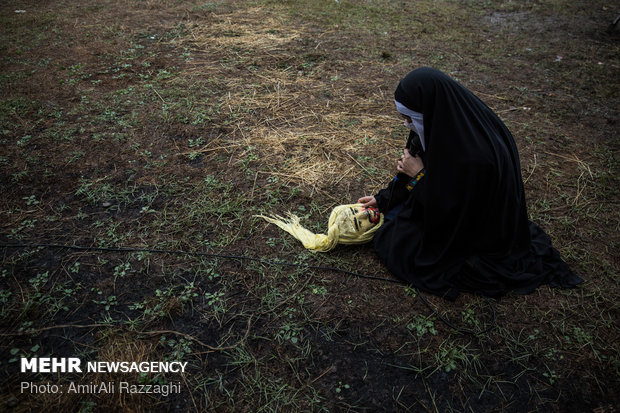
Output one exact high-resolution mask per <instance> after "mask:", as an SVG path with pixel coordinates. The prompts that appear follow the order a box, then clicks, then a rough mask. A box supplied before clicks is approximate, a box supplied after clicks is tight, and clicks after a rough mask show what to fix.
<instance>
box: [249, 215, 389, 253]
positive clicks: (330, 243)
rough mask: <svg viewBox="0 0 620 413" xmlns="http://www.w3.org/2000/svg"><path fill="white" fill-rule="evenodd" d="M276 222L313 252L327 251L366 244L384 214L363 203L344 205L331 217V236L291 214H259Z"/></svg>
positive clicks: (329, 226) (329, 232)
mask: <svg viewBox="0 0 620 413" xmlns="http://www.w3.org/2000/svg"><path fill="white" fill-rule="evenodd" d="M259 216H260V217H262V218H264V219H265V220H267V221H268V222H271V223H272V224H275V225H277V226H279V227H280V228H282V229H283V230H285V231H286V232H288V233H289V234H291V235H293V236H294V237H295V238H297V239H298V240H299V241H301V242H302V244H303V245H304V247H306V248H307V249H309V250H311V251H319V252H327V251H330V250H332V249H333V248H334V247H335V246H336V245H338V244H363V243H365V242H368V241H370V240H371V239H372V237H373V236H374V234H375V232H376V231H377V229H378V228H379V227H380V226H381V224H383V215H382V214H381V213H380V212H379V210H377V209H375V208H365V207H363V206H362V204H352V205H340V206H337V207H335V208H334V209H333V210H332V212H331V214H330V216H329V224H328V231H327V235H325V234H314V233H312V232H311V231H309V230H307V229H305V228H304V227H302V226H301V225H300V224H299V218H298V217H296V216H295V215H292V214H289V217H288V219H284V218H282V217H279V216H276V218H277V219H274V218H269V217H265V216H262V215H259Z"/></svg>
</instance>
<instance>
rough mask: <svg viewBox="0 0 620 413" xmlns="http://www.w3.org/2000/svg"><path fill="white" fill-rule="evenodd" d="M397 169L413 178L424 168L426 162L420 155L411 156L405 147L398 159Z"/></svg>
mask: <svg viewBox="0 0 620 413" xmlns="http://www.w3.org/2000/svg"><path fill="white" fill-rule="evenodd" d="M396 169H397V170H398V172H402V173H404V174H405V175H408V176H410V177H412V178H413V177H414V176H416V175H417V174H418V172H420V171H421V170H422V169H424V163H423V162H422V159H421V158H420V157H419V156H411V154H410V153H409V150H408V149H405V150H403V156H401V157H400V159H399V160H398V165H397V166H396Z"/></svg>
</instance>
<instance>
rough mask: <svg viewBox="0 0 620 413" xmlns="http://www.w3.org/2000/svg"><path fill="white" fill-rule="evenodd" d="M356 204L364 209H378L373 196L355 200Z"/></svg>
mask: <svg viewBox="0 0 620 413" xmlns="http://www.w3.org/2000/svg"><path fill="white" fill-rule="evenodd" d="M357 203H358V204H363V207H364V208H378V207H379V205H377V200H376V199H375V197H374V196H363V197H361V198H360V199H358V200H357Z"/></svg>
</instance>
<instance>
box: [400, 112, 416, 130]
mask: <svg viewBox="0 0 620 413" xmlns="http://www.w3.org/2000/svg"><path fill="white" fill-rule="evenodd" d="M399 114H400V116H401V117H402V118H403V119H404V120H405V123H404V125H405V127H406V128H408V129H411V130H413V121H412V120H411V117H410V116H407V115H403V114H402V113H400V112H399Z"/></svg>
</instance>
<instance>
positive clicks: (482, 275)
mask: <svg viewBox="0 0 620 413" xmlns="http://www.w3.org/2000/svg"><path fill="white" fill-rule="evenodd" d="M394 97H395V101H396V105H397V109H399V111H401V113H403V112H404V114H406V115H408V116H410V117H411V119H412V120H413V123H414V124H416V126H417V127H416V128H413V127H412V128H411V129H412V131H411V132H410V134H411V136H410V138H411V139H410V141H415V140H419V141H421V142H419V144H418V145H420V147H419V148H418V149H419V154H420V157H421V158H422V160H423V163H424V171H423V174H421V175H422V176H418V177H416V179H413V180H412V179H411V177H408V176H406V175H403V174H402V173H401V174H399V176H397V178H396V179H395V180H394V181H393V182H392V183H390V185H389V186H388V188H386V189H383V190H381V191H380V192H379V193H378V194H377V195H376V196H375V198H376V200H377V203H378V206H379V209H380V210H381V211H382V212H383V213H389V212H390V211H391V210H392V211H393V214H392V215H395V216H394V217H393V218H392V219H390V220H388V221H386V222H385V223H384V224H383V226H382V227H381V228H380V229H379V230H378V231H377V233H376V235H375V237H374V245H375V248H376V251H377V253H378V255H379V257H380V258H381V260H382V261H383V262H384V263H385V265H386V266H387V267H388V269H389V270H390V271H391V272H392V273H393V274H394V275H396V276H397V277H399V278H401V279H403V280H406V281H408V282H410V283H411V284H413V285H414V286H416V287H418V288H420V289H421V290H423V291H427V292H430V293H433V294H437V295H440V296H443V297H446V298H448V299H455V298H456V297H457V296H458V294H459V292H461V291H462V292H473V293H480V294H484V295H487V296H491V297H498V296H500V295H502V294H505V293H507V292H509V291H513V292H516V293H523V294H526V293H529V292H532V291H533V290H535V289H536V288H537V287H538V286H540V285H541V284H551V285H554V286H562V287H570V286H574V285H577V284H579V283H581V282H583V281H582V280H581V278H579V277H578V276H577V275H575V274H574V273H573V272H572V271H571V270H570V268H569V267H568V265H567V264H566V263H565V262H564V261H563V260H562V259H561V257H560V254H559V253H558V251H557V250H556V249H554V248H553V247H552V246H551V241H550V239H549V237H548V236H547V235H546V234H545V233H544V232H543V230H542V229H541V228H540V227H539V226H538V225H536V224H534V223H532V222H530V221H529V220H528V215H527V207H526V202H525V194H524V191H523V180H522V177H521V167H520V164H519V155H518V153H517V148H516V146H515V142H514V140H513V138H512V135H511V134H510V132H509V131H508V129H507V128H506V126H505V125H504V123H503V122H502V121H501V120H500V119H499V117H498V116H497V115H496V114H495V113H494V112H493V111H492V110H491V109H490V108H489V107H488V106H487V105H485V104H484V103H483V102H482V101H481V100H480V99H479V98H477V97H476V96H475V95H474V94H473V93H472V92H470V91H469V90H468V89H466V88H465V87H463V86H462V85H461V84H459V83H458V82H456V81H455V80H453V79H451V78H450V77H449V76H447V75H446V74H444V73H442V72H440V71H438V70H435V69H431V68H420V69H417V70H414V71H413V72H411V73H409V74H408V75H407V76H406V77H405V78H404V79H402V80H401V82H400V83H399V85H398V87H397V89H396V92H395V95H394ZM410 125H411V124H410ZM417 132H419V133H417ZM413 138H415V139H413ZM394 211H398V213H397V214H394Z"/></svg>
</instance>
